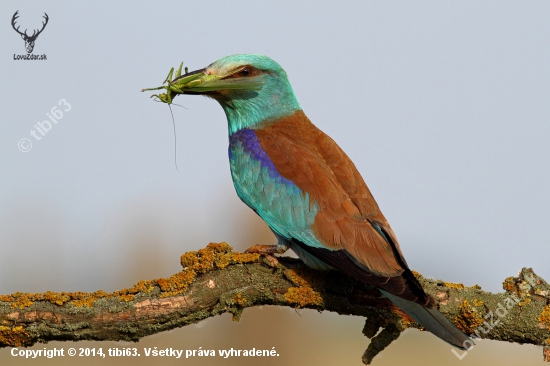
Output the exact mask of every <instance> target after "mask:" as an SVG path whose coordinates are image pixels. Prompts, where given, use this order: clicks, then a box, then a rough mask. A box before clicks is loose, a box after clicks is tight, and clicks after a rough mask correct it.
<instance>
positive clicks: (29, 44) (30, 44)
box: [11, 10, 49, 53]
mask: <svg viewBox="0 0 550 366" xmlns="http://www.w3.org/2000/svg"><path fill="white" fill-rule="evenodd" d="M18 12H19V10H17V11H16V12H15V14H13V18H11V26H12V27H13V29H15V31H16V32H17V33H19V34H20V35H21V38H23V40H24V41H25V48H26V49H27V53H31V52H32V50H33V49H34V41H36V38H37V37H38V35H39V34H40V33H42V31H43V30H44V28H46V24H48V19H49V18H48V14H46V13H44V19H46V21H45V22H42V29H40V30H38V29H35V30H34V32H33V33H32V36H29V35H28V34H27V30H26V29H25V32H23V33H21V32H20V31H19V27H17V28H15V21H16V19H17V18H19V15H17V13H18Z"/></svg>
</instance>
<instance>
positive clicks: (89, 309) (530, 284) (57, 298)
mask: <svg viewBox="0 0 550 366" xmlns="http://www.w3.org/2000/svg"><path fill="white" fill-rule="evenodd" d="M181 263H182V266H183V270H182V271H181V272H178V273H176V274H174V275H173V276H171V277H170V278H161V279H157V280H150V281H140V282H139V283H137V284H136V285H135V286H134V287H132V288H127V289H123V290H119V291H115V292H113V293H107V292H104V291H101V290H100V291H96V292H93V293H85V292H71V293H69V292H67V293H66V292H61V293H57V292H45V293H40V294H32V293H20V292H17V293H14V294H11V295H0V347H16V346H17V347H18V346H31V345H33V344H35V343H37V342H40V343H46V342H49V341H54V340H55V341H69V340H70V341H79V340H97V341H118V340H124V341H138V340H139V339H140V338H142V337H144V336H147V335H151V334H155V333H159V332H162V331H166V330H170V329H174V328H177V327H182V326H185V325H188V324H193V323H197V322H199V321H201V320H203V319H205V318H208V317H211V316H214V315H218V314H222V313H225V312H230V313H232V314H233V319H234V320H239V318H240V317H241V314H242V312H243V309H245V308H247V307H251V306H258V305H279V306H290V307H298V308H309V309H317V310H329V311H335V312H337V313H339V314H342V315H360V316H364V317H366V318H367V320H366V322H365V327H364V329H363V333H364V334H365V336H367V337H368V338H370V339H371V343H370V345H369V347H368V349H367V350H366V351H365V353H364V355H363V362H364V363H365V364H369V363H370V362H371V361H372V359H373V358H374V356H376V355H377V354H378V353H379V352H380V351H382V350H383V349H384V348H385V347H387V346H388V345H389V344H390V343H391V342H392V341H393V340H395V339H397V338H398V337H399V335H400V334H401V332H402V331H403V330H405V329H406V328H410V327H413V328H418V327H419V326H418V324H416V323H415V322H414V321H413V320H412V319H410V318H409V317H408V316H407V315H405V314H404V313H403V312H401V311H400V310H399V309H398V308H396V307H395V306H394V305H393V304H392V303H391V302H390V301H389V300H387V299H386V298H384V297H382V296H381V294H380V292H379V291H378V290H376V289H375V288H374V287H371V286H368V285H366V284H364V283H360V282H358V281H355V280H353V279H351V278H349V277H347V276H345V275H343V274H341V273H339V272H335V271H331V272H318V271H314V270H311V269H309V268H307V267H306V266H305V265H304V264H303V263H302V262H301V261H300V260H297V259H293V258H288V257H279V258H278V263H277V261H273V260H271V259H270V258H266V257H261V256H260V255H258V254H248V253H237V252H233V251H232V248H231V247H230V246H229V245H227V244H226V243H220V244H214V243H212V244H209V245H208V246H207V247H206V248H205V249H201V250H199V251H197V252H188V253H185V254H184V255H182V257H181ZM415 275H416V276H417V278H418V279H419V281H420V282H421V284H422V286H423V287H424V289H425V290H426V291H427V292H428V293H430V294H431V295H432V296H433V297H434V298H435V299H436V300H437V302H438V303H439V309H440V311H441V312H442V313H443V314H444V315H445V316H446V317H447V318H448V319H449V320H451V321H452V322H453V323H455V324H456V325H457V326H458V327H459V328H461V329H462V330H463V331H465V332H466V333H467V334H473V335H476V336H477V337H481V338H485V339H494V340H501V341H508V342H516V343H530V344H535V345H541V346H543V355H544V359H545V361H550V306H549V304H550V286H549V285H548V284H547V283H546V282H545V281H544V280H543V279H541V278H539V277H538V276H537V275H536V274H535V273H534V272H533V271H532V270H531V269H526V268H524V269H523V270H522V271H521V272H520V273H519V274H518V277H508V278H506V279H505V280H504V283H503V287H504V290H505V292H503V293H498V294H493V293H490V292H485V291H482V290H481V288H480V287H479V286H477V285H476V286H473V287H465V286H464V285H462V284H453V283H447V282H444V281H440V280H432V279H427V278H424V277H422V276H421V275H420V274H418V273H415ZM380 329H382V331H380ZM456 354H457V357H463V356H464V354H465V353H464V351H458V350H457V351H456Z"/></svg>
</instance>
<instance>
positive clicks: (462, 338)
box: [380, 290, 474, 350]
mask: <svg viewBox="0 0 550 366" xmlns="http://www.w3.org/2000/svg"><path fill="white" fill-rule="evenodd" d="M380 291H381V292H382V293H383V294H384V295H385V296H386V297H387V298H388V299H390V300H391V301H392V302H393V303H394V304H395V305H396V306H397V307H399V308H400V309H401V310H403V311H404V312H405V313H407V315H409V316H410V317H412V318H413V319H414V320H416V322H417V323H418V324H420V325H421V326H423V327H424V328H426V329H427V330H429V331H430V332H432V333H433V334H435V335H436V336H438V337H439V338H441V339H442V340H444V341H445V342H447V343H449V344H451V345H453V346H455V347H458V348H461V349H464V350H468V349H469V348H470V347H472V346H473V345H474V342H473V341H472V340H471V339H470V337H468V336H467V335H466V334H464V333H463V332H462V331H461V330H460V329H458V328H457V327H456V326H455V325H454V324H452V323H451V322H450V321H449V320H448V319H447V318H445V317H444V316H443V314H441V313H440V312H439V311H438V310H437V309H435V308H431V309H430V308H425V307H423V306H422V305H420V304H417V303H415V302H414V301H409V300H405V299H402V298H400V297H399V296H397V295H394V294H390V293H389V292H386V291H384V290H380Z"/></svg>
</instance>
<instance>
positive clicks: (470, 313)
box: [455, 300, 484, 334]
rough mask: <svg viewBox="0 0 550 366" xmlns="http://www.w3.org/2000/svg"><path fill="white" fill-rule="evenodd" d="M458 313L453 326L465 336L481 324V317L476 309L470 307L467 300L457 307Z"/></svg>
mask: <svg viewBox="0 0 550 366" xmlns="http://www.w3.org/2000/svg"><path fill="white" fill-rule="evenodd" d="M459 308H460V313H459V314H458V315H457V316H456V318H455V324H456V326H457V327H458V328H460V329H461V330H462V331H463V332H465V333H466V334H472V333H474V331H475V330H476V329H477V327H479V326H480V325H481V324H483V322H484V320H483V316H482V315H481V314H480V313H479V312H478V311H477V309H476V308H475V307H473V306H471V305H470V302H469V301H468V300H464V301H463V302H462V304H460V306H459Z"/></svg>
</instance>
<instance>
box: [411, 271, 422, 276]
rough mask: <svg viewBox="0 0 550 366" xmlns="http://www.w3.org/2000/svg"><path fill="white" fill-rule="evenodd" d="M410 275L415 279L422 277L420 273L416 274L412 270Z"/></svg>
mask: <svg viewBox="0 0 550 366" xmlns="http://www.w3.org/2000/svg"><path fill="white" fill-rule="evenodd" d="M411 273H412V274H413V276H414V277H416V278H420V277H422V275H421V274H420V273H418V272H416V271H414V270H411Z"/></svg>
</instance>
